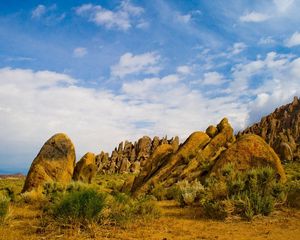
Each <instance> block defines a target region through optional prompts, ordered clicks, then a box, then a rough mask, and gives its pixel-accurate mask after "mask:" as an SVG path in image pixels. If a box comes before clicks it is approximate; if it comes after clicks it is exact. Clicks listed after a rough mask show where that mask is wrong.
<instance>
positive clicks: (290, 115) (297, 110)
mask: <svg viewBox="0 0 300 240" xmlns="http://www.w3.org/2000/svg"><path fill="white" fill-rule="evenodd" d="M247 133H253V134H256V135H259V136H261V137H262V138H263V139H264V140H265V141H266V142H267V143H268V144H269V145H270V146H271V147H272V148H273V149H274V150H275V152H276V153H277V154H278V155H279V157H280V159H281V160H282V161H291V160H300V100H299V98H298V97H294V100H293V102H292V103H289V104H287V105H284V106H281V107H279V108H276V110H275V111H274V112H273V113H271V114H270V115H268V116H265V117H263V118H262V119H261V121H260V122H259V123H255V124H253V125H252V126H250V127H248V128H247V129H245V130H244V131H243V132H240V133H239V134H238V135H239V136H240V135H243V134H247Z"/></svg>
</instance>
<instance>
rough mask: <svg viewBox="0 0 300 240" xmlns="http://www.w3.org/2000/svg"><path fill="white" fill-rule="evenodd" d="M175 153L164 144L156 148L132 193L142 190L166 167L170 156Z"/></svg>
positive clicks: (133, 186) (136, 181) (134, 184)
mask: <svg viewBox="0 0 300 240" xmlns="http://www.w3.org/2000/svg"><path fill="white" fill-rule="evenodd" d="M172 153H173V147H172V146H171V145H170V144H162V145H160V146H158V147H157V148H156V150H155V151H154V153H153V154H152V155H151V157H150V159H149V160H148V161H147V162H146V165H145V166H144V167H143V168H142V169H141V171H140V173H139V175H138V176H137V177H136V178H135V179H134V182H133V185H132V189H131V191H132V192H135V191H137V190H139V189H140V188H142V186H143V185H144V184H145V183H146V182H147V181H148V179H149V178H150V177H151V176H152V175H153V174H155V172H156V171H157V170H158V169H160V167H161V166H163V165H164V163H165V161H166V160H167V158H168V157H169V156H170V154H172Z"/></svg>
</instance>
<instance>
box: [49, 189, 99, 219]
mask: <svg viewBox="0 0 300 240" xmlns="http://www.w3.org/2000/svg"><path fill="white" fill-rule="evenodd" d="M104 206H105V196H104V195H103V194H99V193H98V192H97V191H96V190H94V189H84V190H79V191H73V192H69V193H67V194H65V195H64V197H63V198H62V199H61V200H60V201H59V202H58V203H57V204H55V205H54V207H53V215H54V217H55V218H57V219H58V220H60V221H62V222H64V223H85V222H91V221H95V220H97V219H98V217H99V215H100V213H101V211H102V209H103V208H104Z"/></svg>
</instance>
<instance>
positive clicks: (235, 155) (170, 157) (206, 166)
mask: <svg viewBox="0 0 300 240" xmlns="http://www.w3.org/2000/svg"><path fill="white" fill-rule="evenodd" d="M227 163H233V164H234V166H235V167H236V169H237V170H246V169H250V168H255V167H260V166H271V167H272V168H274V169H275V171H276V172H277V173H278V176H279V178H280V179H281V180H282V181H285V179H286V177H285V173H284V170H283V168H282V165H281V162H280V160H279V158H278V156H277V155H276V153H275V152H274V150H273V149H272V148H271V147H270V146H269V145H268V144H267V143H266V142H265V141H264V140H263V139H262V138H261V137H259V136H257V135H253V134H252V135H245V136H243V137H241V138H239V139H238V140H236V138H235V136H234V131H233V129H232V127H231V125H230V124H229V122H228V120H227V119H226V118H224V119H223V120H222V121H221V122H220V123H219V124H218V125H217V126H216V127H215V126H209V127H208V128H207V130H206V133H204V132H194V133H193V134H191V135H190V136H189V138H188V139H187V140H186V141H185V142H184V143H183V144H182V145H181V146H180V147H179V149H178V150H177V151H176V152H174V151H172V147H171V146H170V144H164V145H161V146H159V147H157V149H156V151H154V153H153V155H151V157H150V158H149V159H148V161H147V163H146V164H145V167H144V168H143V169H142V170H141V172H140V174H139V175H138V176H136V177H135V179H134V181H133V184H132V188H131V192H132V194H133V195H134V196H138V195H140V194H144V193H149V192H151V191H152V189H154V188H155V187H156V186H158V185H162V187H166V188H168V187H171V186H172V185H173V184H175V183H176V182H178V181H181V180H187V181H193V180H195V179H198V180H205V178H206V177H208V176H211V175H212V174H218V171H219V169H222V168H223V166H224V165H226V164H227Z"/></svg>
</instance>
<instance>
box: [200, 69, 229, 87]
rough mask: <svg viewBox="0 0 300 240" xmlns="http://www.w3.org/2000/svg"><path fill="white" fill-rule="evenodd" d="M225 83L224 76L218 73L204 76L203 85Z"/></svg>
mask: <svg viewBox="0 0 300 240" xmlns="http://www.w3.org/2000/svg"><path fill="white" fill-rule="evenodd" d="M224 82H225V79H224V76H223V75H222V74H220V73H218V72H208V73H205V74H204V78H203V81H202V84H204V85H221V84H223V83H224Z"/></svg>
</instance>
